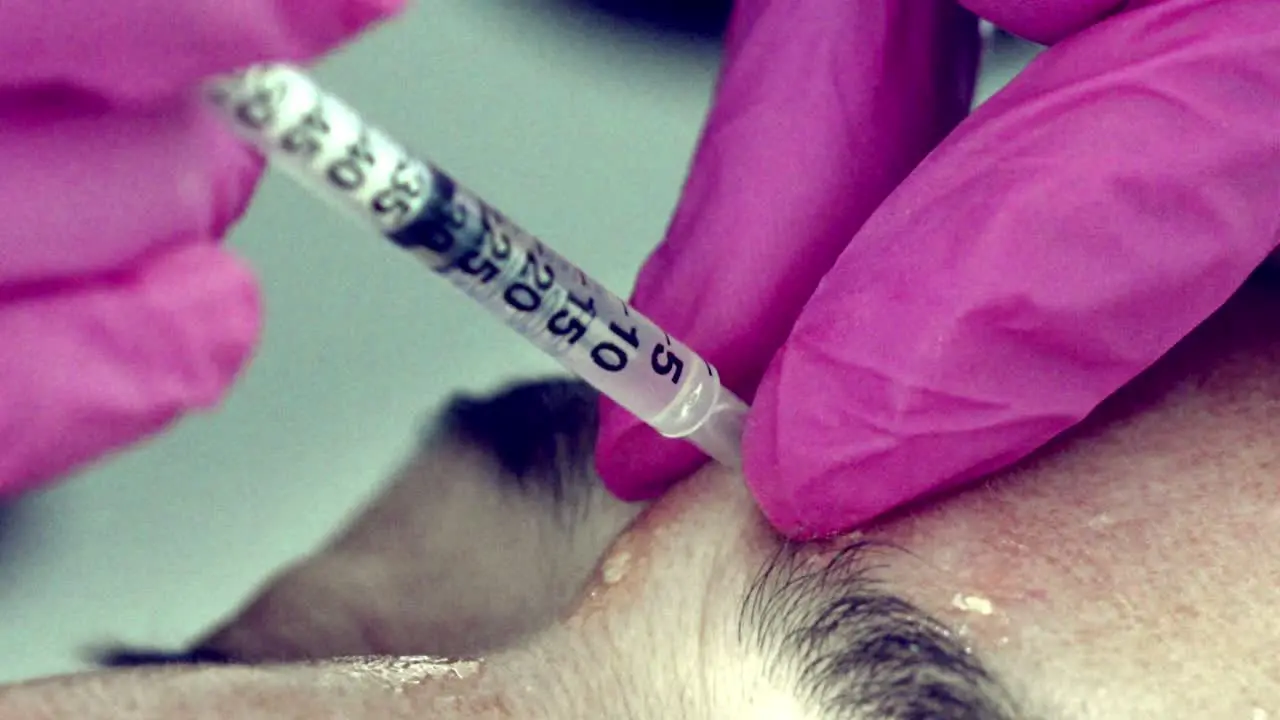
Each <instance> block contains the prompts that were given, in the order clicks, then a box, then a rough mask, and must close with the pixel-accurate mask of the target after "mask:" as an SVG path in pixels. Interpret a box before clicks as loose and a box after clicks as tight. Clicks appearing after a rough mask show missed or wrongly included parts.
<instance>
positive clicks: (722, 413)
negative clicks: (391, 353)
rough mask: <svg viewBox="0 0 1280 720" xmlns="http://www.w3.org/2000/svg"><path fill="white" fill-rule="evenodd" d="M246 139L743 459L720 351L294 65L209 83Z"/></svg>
mask: <svg viewBox="0 0 1280 720" xmlns="http://www.w3.org/2000/svg"><path fill="white" fill-rule="evenodd" d="M209 94H210V98H211V99H212V100H213V102H214V105H215V106H217V107H218V108H220V109H221V110H222V111H223V114H224V115H225V116H226V117H227V118H228V119H229V120H230V121H231V124H232V126H233V127H234V128H235V129H236V131H237V132H238V133H239V134H240V135H241V136H242V137H244V138H246V139H247V140H249V141H250V142H252V143H253V144H254V145H256V146H257V147H258V148H259V149H261V150H262V151H263V152H264V153H265V154H266V155H267V156H268V157H269V158H270V159H271V160H272V161H274V162H275V163H277V164H278V165H280V166H281V167H282V168H284V169H286V170H287V171H288V172H289V173H290V174H291V175H293V176H294V177H295V178H297V179H299V180H301V181H302V182H303V183H304V184H306V185H307V186H308V187H309V188H311V189H312V190H313V191H314V192H315V193H316V194H318V195H319V196H321V197H322V198H325V199H326V200H327V201H329V202H330V203H332V204H335V205H337V206H339V207H341V208H342V209H344V210H346V211H347V212H348V213H349V214H354V215H355V216H356V217H358V218H359V219H361V220H362V221H364V222H365V223H368V224H372V225H373V226H374V227H376V228H377V230H378V231H379V233H381V234H382V235H384V236H385V237H386V238H388V239H390V240H391V241H392V242H394V243H396V244H397V245H399V246H400V247H402V248H404V249H406V250H409V251H410V252H413V253H414V254H416V255H418V256H419V257H420V258H421V259H422V260H423V261H425V262H426V264H427V265H428V266H429V267H431V268H432V269H433V270H435V271H436V272H437V273H439V274H440V275H443V276H444V277H445V278H446V279H448V280H449V281H450V282H451V283H452V284H453V285H455V286H456V287H458V288H459V289H461V290H462V291H463V292H465V293H466V294H467V295H469V296H470V297H472V298H473V299H475V300H476V301H477V302H479V303H480V304H481V305H483V306H485V307H486V308H488V309H489V311H490V312H492V313H494V314H495V315H497V316H499V317H500V318H502V320H503V321H504V322H505V323H506V324H508V325H510V326H511V327H512V328H514V329H515V330H516V331H517V332H519V333H520V334H521V335H523V336H524V337H525V338H527V339H528V340H529V341H530V342H532V343H534V344H535V345H537V346H538V347H540V348H542V350H543V351H545V352H546V353H548V354H549V355H551V356H552V357H554V358H556V360H558V361H559V362H560V363H561V364H562V365H564V366H565V367H566V368H568V369H569V370H571V371H572V372H574V373H576V374H578V375H579V376H581V377H582V378H583V379H584V380H586V381H587V382H589V383H591V384H592V385H593V386H595V387H596V388H597V389H598V390H600V392H602V393H604V394H605V395H607V396H609V397H610V398H612V399H613V400H614V401H615V402H617V403H618V404H620V405H622V406H623V407H625V408H627V410H629V411H630V412H632V413H634V414H635V415H636V416H637V417H639V418H640V419H641V420H644V421H645V422H647V423H648V424H649V425H651V426H653V427H654V428H655V429H657V430H658V431H659V432H660V433H662V434H663V435H666V436H668V437H676V438H684V439H687V440H689V441H691V442H693V443H694V444H696V445H698V446H699V447H700V448H702V449H703V450H704V451H705V452H706V453H707V454H708V455H710V456H711V457H713V458H715V459H716V460H718V461H719V462H721V463H723V464H725V465H728V466H730V467H737V466H738V465H739V464H740V454H741V450H740V445H741V434H742V423H743V420H744V418H745V415H746V412H747V406H746V405H745V404H744V403H743V402H742V401H741V400H740V399H739V398H738V397H737V396H735V395H734V394H733V393H731V392H729V391H728V390H727V389H726V388H724V387H723V386H722V385H721V384H720V379H719V376H718V374H717V373H716V371H715V368H713V367H712V366H711V365H710V364H709V363H707V362H706V361H705V360H703V359H702V358H700V357H699V356H698V355H697V354H695V353H694V352H693V351H692V350H691V349H689V348H688V347H686V346H685V345H683V344H682V343H680V342H679V341H677V340H675V339H673V338H672V337H671V336H670V335H668V334H667V333H665V332H664V331H663V330H662V329H661V328H659V327H657V326H656V325H654V324H653V323H652V322H651V321H649V320H648V319H647V318H645V317H644V316H643V315H641V314H640V313H638V312H636V311H635V310H634V309H632V308H630V307H628V306H627V304H626V303H624V302H623V301H622V300H621V299H619V298H618V297H617V296H615V295H613V294H612V293H610V292H608V291H607V290H605V289H604V288H602V287H600V286H599V285H598V284H597V283H595V282H593V281H592V280H591V279H590V278H589V277H587V275H586V274H585V273H583V272H582V270H580V269H578V268H577V267H576V266H574V265H573V264H571V263H570V262H569V261H568V260H566V259H564V258H563V257H561V256H560V255H558V254H557V253H555V252H554V251H552V250H551V249H549V248H547V247H546V246H545V245H543V244H542V243H541V242H540V241H539V240H538V239H537V238H535V237H533V236H532V235H530V234H529V233H526V232H524V231H523V230H521V229H520V228H519V227H517V226H516V225H515V224H514V223H512V222H510V221H509V220H508V219H507V218H505V217H504V216H503V215H502V214H501V213H499V212H497V211H496V210H495V209H493V208H492V207H490V206H489V205H488V204H487V203H485V202H483V201H482V200H480V198H479V197H477V196H476V195H475V194H473V193H471V192H469V191H467V190H466V189H465V188H463V187H462V186H460V185H459V184H458V183H456V182H455V181H454V180H453V179H452V178H451V177H449V176H448V175H447V174H445V173H443V172H441V171H440V170H438V169H436V168H435V167H433V166H431V165H430V164H428V163H426V162H424V161H421V160H418V159H416V158H414V157H413V156H411V155H410V154H409V153H407V152H406V151H405V150H404V148H403V147H402V146H400V145H399V144H398V143H396V142H395V141H393V140H392V139H391V138H390V137H388V136H387V135H386V134H384V133H382V132H381V131H380V130H378V129H377V128H375V127H373V126H370V125H369V124H367V123H365V122H364V121H363V120H362V119H361V118H360V117H359V116H358V115H357V114H356V113H355V112H354V111H353V110H352V109H351V108H350V107H348V106H347V105H346V104H345V103H343V102H341V101H340V100H338V99H337V98H335V97H333V96H331V95H329V94H327V93H325V92H324V91H322V90H321V89H320V88H319V87H318V86H316V85H315V84H314V83H313V82H312V81H311V80H310V79H309V78H307V77H306V76H305V75H303V74H302V73H300V72H299V71H297V70H296V69H294V68H291V67H289V66H283V65H265V66H259V67H255V68H252V69H250V70H248V71H246V72H244V73H241V74H238V75H235V76H231V77H227V78H223V79H220V80H218V81H217V82H215V83H212V84H211V85H210V93H209Z"/></svg>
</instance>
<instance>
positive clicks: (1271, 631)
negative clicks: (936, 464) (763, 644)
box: [595, 282, 1280, 720]
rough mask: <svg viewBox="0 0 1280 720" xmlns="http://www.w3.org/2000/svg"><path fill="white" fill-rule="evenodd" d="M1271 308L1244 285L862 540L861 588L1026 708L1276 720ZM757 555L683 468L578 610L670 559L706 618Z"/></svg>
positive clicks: (731, 488) (1279, 353)
mask: <svg viewBox="0 0 1280 720" xmlns="http://www.w3.org/2000/svg"><path fill="white" fill-rule="evenodd" d="M1277 317H1280V285H1277V284H1276V283H1274V282H1268V283H1262V282H1255V283H1253V284H1251V285H1250V286H1248V287H1246V288H1245V289H1244V290H1242V291H1241V292H1240V293H1239V295H1238V296H1237V297H1236V298H1235V299H1234V300H1233V301H1232V302H1231V303H1229V304H1228V306H1227V307H1226V308H1224V310H1223V311H1222V312H1220V313H1219V314H1218V316H1217V317H1215V318H1214V319H1213V320H1211V321H1210V322H1209V323H1207V324H1206V325H1205V326H1204V327H1202V328H1201V329H1200V330H1198V331H1197V332H1196V333H1195V334H1194V335H1193V336H1192V337H1190V338H1188V340H1187V341H1185V342H1184V343H1183V344H1182V345H1180V346H1179V347H1178V348H1177V349H1176V350H1175V351H1174V352H1172V353H1171V354H1170V355H1169V356H1168V357H1167V358H1166V359H1165V360H1164V361H1163V362H1161V363H1160V364H1159V365H1158V366H1157V367H1155V368H1153V369H1152V370H1151V371H1150V372H1149V373H1147V374H1146V375H1145V376H1144V377H1143V378H1141V379H1139V380H1138V381H1136V382H1135V383H1133V384H1132V385H1131V386H1130V387H1129V388H1127V389H1126V390H1125V391H1124V392H1122V393H1120V394H1119V395H1117V396H1116V397H1115V398H1113V399H1112V400H1111V401H1110V402H1108V403H1107V404H1105V405H1104V406H1103V407H1102V408H1100V409H1099V411H1098V412H1097V413H1095V415H1094V417H1093V418H1091V419H1090V420H1089V421H1088V422H1086V423H1085V424H1084V425H1083V426H1081V427H1080V428H1078V429H1077V430H1076V431H1075V432H1073V433H1071V434H1070V436H1069V437H1066V438H1064V439H1063V440H1062V441H1060V442H1059V443H1057V444H1056V445H1055V446H1054V447H1052V448H1050V449H1048V450H1047V451H1046V452H1044V453H1042V454H1041V455H1040V456H1039V457H1038V458H1036V459H1034V460H1033V461H1031V462H1029V463H1026V464H1025V465H1024V466H1023V467H1021V468H1019V469H1017V470H1015V471H1013V472H1010V473H1007V474H1005V475H1004V476H1002V477H999V478H996V479H994V480H992V481H990V482H988V483H986V484H984V485H982V486H980V487H976V488H973V489H971V490H969V491H967V492H964V493H960V494H959V495H957V496H955V497H951V498H947V499H945V500H941V501H937V502H933V503H930V504H926V505H923V506H921V507H920V508H916V509H914V510H911V511H909V512H905V513H902V514H900V515H899V516H898V517H895V518H891V519H889V520H886V521H884V522H882V523H880V524H879V525H878V526H875V527H871V528H868V529H866V530H865V532H864V533H862V535H863V536H864V537H865V539H868V540H871V541H876V542H880V543H885V544H888V545H891V546H893V547H894V548H896V549H886V550H885V551H883V552H882V553H877V557H876V558H875V560H876V566H877V568H876V570H875V575H876V577H878V578H880V579H883V580H884V581H885V582H886V584H887V589H889V590H891V591H893V592H896V593H898V594H900V595H902V596H903V597H905V598H906V599H908V600H910V601H911V602H913V603H914V604H916V605H918V606H920V607H921V608H923V609H925V610H926V611H929V612H931V613H932V614H934V615H935V616H937V617H939V618H940V619H942V620H944V621H945V622H947V623H948V624H949V625H951V627H952V628H953V629H954V631H955V633H956V635H957V636H959V637H961V638H963V639H964V640H965V642H966V644H967V645H968V646H969V647H970V648H972V650H973V652H974V653H976V654H977V655H978V656H979V657H981V658H982V659H983V660H984V661H985V662H986V663H987V664H988V665H989V666H990V667H991V668H992V669H993V670H994V671H995V672H996V674H997V675H998V676H999V677H1000V678H1001V680H1003V681H1004V682H1005V683H1006V684H1008V685H1009V686H1010V687H1011V689H1012V690H1013V691H1014V693H1015V695H1016V696H1017V697H1018V698H1019V700H1020V701H1021V703H1022V704H1023V705H1024V708H1025V709H1026V710H1027V711H1028V712H1029V713H1030V714H1031V715H1033V716H1035V717H1043V718H1147V717H1160V718H1167V719H1171V720H1173V719H1178V718H1186V719H1187V720H1200V719H1202V718H1254V717H1280V612H1277V608H1280V539H1277V529H1278V528H1280V323H1277V322H1276V318H1277ZM773 546H774V541H773V540H772V537H771V535H770V533H768V531H767V529H765V528H764V527H763V525H762V523H761V522H760V521H759V518H758V515H757V514H756V513H755V512H754V511H753V510H752V509H751V507H750V502H749V500H748V499H747V498H746V497H745V492H744V491H743V490H742V489H741V484H740V482H739V480H738V479H737V478H734V477H731V476H729V475H728V474H727V473H724V472H723V471H719V470H708V471H704V472H703V473H700V474H699V475H697V476H695V477H694V478H691V479H690V480H689V481H687V482H686V483H684V484H683V485H682V486H681V487H679V488H677V489H676V490H674V491H673V492H672V493H671V494H669V495H668V497H666V498H664V500H663V501H662V502H661V503H659V505H658V506H656V507H655V508H654V509H653V510H652V511H651V512H650V513H649V514H648V515H647V516H644V517H642V519H641V521H640V522H639V523H638V524H637V525H636V526H634V528H633V529H632V531H631V532H630V533H627V534H626V535H624V537H623V538H622V540H621V541H620V542H619V544H618V550H617V551H615V554H616V553H624V554H626V555H627V556H628V557H629V558H630V559H631V561H632V564H633V565H635V564H636V563H635V558H636V557H642V558H644V563H643V565H640V567H641V570H640V571H639V572H636V573H634V574H633V575H632V576H630V577H627V578H624V581H623V582H622V583H619V584H618V585H616V586H612V587H609V588H607V590H606V593H607V595H606V596H605V597H604V598H599V597H597V598H595V600H596V601H597V602H601V601H607V602H611V603H614V604H615V605H617V606H623V605H625V604H626V603H629V602H635V601H636V599H637V598H643V597H645V596H646V593H651V592H652V590H646V589H645V588H661V587H667V586H668V584H674V583H679V582H680V581H681V578H680V577H679V575H680V571H679V570H677V568H680V567H683V568H686V572H687V568H689V567H690V566H691V565H692V566H694V567H701V568H702V569H701V571H700V572H702V573H703V575H704V577H706V578H707V579H708V582H707V585H706V587H707V591H708V593H709V596H710V598H711V599H710V600H708V606H707V607H708V611H709V612H710V614H711V615H712V616H716V615H718V614H719V613H720V612H728V611H727V610H718V611H717V610H713V609H712V608H714V607H716V606H717V604H718V603H721V602H722V601H723V598H724V597H726V596H732V597H736V596H737V594H736V593H735V592H732V591H730V590H729V588H730V587H732V586H736V583H737V582H739V579H740V576H741V574H742V573H743V572H745V571H747V570H749V569H750V568H753V567H755V566H758V564H759V563H760V562H762V558H764V557H765V556H766V553H767V552H769V551H770V548H772V547H773ZM812 552H813V553H814V554H815V555H820V554H822V552H823V551H822V549H821V547H820V546H814V547H813V549H812ZM730 568H733V570H730Z"/></svg>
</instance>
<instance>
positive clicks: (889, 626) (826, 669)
mask: <svg viewBox="0 0 1280 720" xmlns="http://www.w3.org/2000/svg"><path fill="white" fill-rule="evenodd" d="M833 544H834V547H833ZM882 549H890V548H887V547H886V546H882V545H877V544H873V543H870V542H867V541H864V540H859V539H845V540H841V541H833V543H825V544H822V545H818V544H808V545H801V544H798V543H792V542H786V541H781V540H780V541H779V548H778V550H777V552H776V553H775V554H774V555H773V556H772V557H770V558H768V559H767V560H766V561H765V562H764V563H763V565H762V567H761V569H760V571H759V572H758V573H757V574H756V576H755V578H754V580H753V581H752V582H751V583H750V585H749V586H748V589H747V592H746V595H745V597H744V599H743V602H742V606H741V610H740V612H739V618H738V633H739V638H740V640H741V641H742V642H743V643H744V644H745V645H746V646H747V647H750V648H752V649H754V650H755V651H757V652H759V653H760V656H761V657H763V658H765V660H766V663H767V667H768V671H769V673H770V675H771V676H772V678H773V679H775V680H780V681H782V682H784V683H787V682H789V683H791V685H792V686H793V688H794V690H795V694H796V697H797V698H799V699H801V700H802V701H807V702H809V703H810V704H811V706H812V707H814V708H815V709H816V710H817V711H818V712H819V713H820V715H821V717H824V718H827V717H829V718H863V717H875V718H883V720H918V719H922V718H949V719H954V720H1013V719H1014V718H1017V717H1024V715H1023V714H1022V713H1021V712H1018V711H1017V710H1016V709H1015V705H1014V703H1013V701H1012V699H1011V695H1010V693H1009V692H1008V691H1007V690H1006V689H1005V688H1004V687H1002V686H1001V685H1000V684H999V683H998V682H997V680H996V679H995V677H994V676H993V674H992V673H991V672H990V671H989V670H987V669H986V668H985V667H984V666H983V665H982V663H981V662H980V661H979V660H978V659H977V658H976V657H974V656H973V655H972V654H971V653H970V652H968V651H967V650H966V649H965V648H964V646H963V645H961V644H960V643H959V642H957V641H956V640H955V638H954V637H953V636H952V633H951V631H950V630H949V629H948V628H947V626H946V625H945V624H943V623H942V622H940V621H938V620H937V619H935V618H933V617H932V616H930V615H929V614H927V613H925V612H924V611H922V610H920V609H918V608H917V607H915V606H914V605H912V604H911V603H910V602H908V601H906V600H904V599H903V598H901V597H899V596H897V595H895V594H894V593H892V592H890V591H888V590H887V589H885V588H884V587H883V586H882V585H881V584H880V583H879V582H877V581H876V580H875V578H874V577H873V573H874V570H875V566H874V565H873V564H872V562H871V557H872V554H873V552H875V551H877V550H882Z"/></svg>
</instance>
